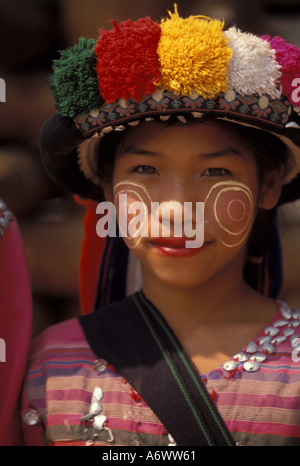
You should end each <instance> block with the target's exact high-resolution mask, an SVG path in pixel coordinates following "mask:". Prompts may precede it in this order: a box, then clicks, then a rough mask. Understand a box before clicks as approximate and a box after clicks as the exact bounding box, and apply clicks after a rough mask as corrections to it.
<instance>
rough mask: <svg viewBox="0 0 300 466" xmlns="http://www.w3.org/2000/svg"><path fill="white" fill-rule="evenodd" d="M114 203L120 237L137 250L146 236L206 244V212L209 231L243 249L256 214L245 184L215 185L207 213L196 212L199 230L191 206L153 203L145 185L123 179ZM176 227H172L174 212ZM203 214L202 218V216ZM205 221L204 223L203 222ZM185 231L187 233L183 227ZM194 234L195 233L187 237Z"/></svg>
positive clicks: (187, 244) (195, 245)
mask: <svg viewBox="0 0 300 466" xmlns="http://www.w3.org/2000/svg"><path fill="white" fill-rule="evenodd" d="M114 201H115V206H116V209H117V212H118V223H119V230H120V236H122V237H126V238H127V243H128V246H129V247H130V248H135V247H137V246H138V244H139V243H140V241H141V238H142V237H148V236H151V237H155V238H158V237H164V238H170V237H173V238H174V237H192V236H195V235H196V240H194V241H188V242H187V241H186V242H185V247H186V248H200V247H201V246H202V245H203V236H204V231H203V212H204V223H205V229H207V230H208V231H209V232H213V235H214V236H215V237H216V238H217V239H218V240H219V241H220V242H221V243H222V244H223V245H224V246H226V247H228V248H232V247H236V246H239V245H240V244H242V243H243V241H245V239H246V238H247V237H248V234H249V232H250V229H251V225H252V220H253V215H254V200H253V196H252V193H251V190H250V189H249V188H248V187H247V186H246V185H245V184H243V183H239V182H233V181H224V182H219V183H216V184H214V185H213V186H212V187H211V188H210V189H209V192H208V193H207V195H206V197H205V201H204V203H201V202H199V203H196V204H198V206H196V207H197V208H198V210H199V205H200V207H202V204H203V206H204V210H203V212H201V211H196V217H197V220H198V221H197V222H196V227H195V228H194V229H192V227H191V218H190V217H191V210H192V206H191V203H188V202H187V203H184V204H186V205H184V207H183V208H182V205H181V204H180V203H179V202H176V201H168V202H167V201H164V202H161V203H158V202H152V201H151V196H150V194H149V192H148V190H147V189H146V187H145V186H143V185H142V184H141V183H136V182H133V181H128V180H123V181H121V182H119V183H118V184H117V185H116V186H115V188H114ZM171 210H172V211H173V226H172V228H171V227H170V212H171ZM201 214H202V215H201ZM201 220H202V222H201ZM182 227H183V228H184V231H183V228H182ZM187 231H188V232H192V234H186V233H187Z"/></svg>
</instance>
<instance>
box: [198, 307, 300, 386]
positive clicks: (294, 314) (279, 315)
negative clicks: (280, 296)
mask: <svg viewBox="0 0 300 466" xmlns="http://www.w3.org/2000/svg"><path fill="white" fill-rule="evenodd" d="M273 301H274V302H275V303H276V305H277V308H278V309H277V312H276V314H275V316H274V317H273V318H272V319H271V320H270V321H269V323H268V324H267V325H266V326H265V327H264V328H263V329H262V330H261V331H260V332H259V334H258V335H257V337H256V338H254V339H253V340H251V341H250V342H249V343H248V344H247V345H246V346H244V347H243V348H242V349H241V351H240V352H238V353H237V354H235V355H233V356H232V357H231V358H229V359H228V361H226V362H225V363H224V364H221V365H220V366H218V367H216V368H214V369H212V370H210V371H208V372H205V373H201V374H200V377H201V379H202V380H203V379H207V380H208V379H210V378H212V377H211V376H212V375H213V374H214V373H215V372H216V371H218V372H221V373H222V375H223V376H224V377H225V378H228V379H232V378H234V376H235V375H236V374H241V373H243V372H247V373H252V372H257V371H259V369H260V367H261V364H262V363H267V362H268V361H269V360H270V357H272V356H273V357H274V356H276V352H277V347H279V346H280V345H281V344H283V343H285V342H289V343H290V345H291V349H292V348H293V347H294V346H295V345H294V344H293V340H294V339H297V338H299V337H298V336H297V335H295V329H296V328H297V327H298V326H300V311H298V310H294V309H293V308H292V307H290V306H289V305H288V304H286V303H285V302H282V301H279V300H273Z"/></svg>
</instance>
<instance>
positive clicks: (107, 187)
mask: <svg viewBox="0 0 300 466" xmlns="http://www.w3.org/2000/svg"><path fill="white" fill-rule="evenodd" d="M103 194H104V198H105V200H106V201H107V202H112V203H113V202H114V196H113V186H112V184H111V183H105V184H104V186H103Z"/></svg>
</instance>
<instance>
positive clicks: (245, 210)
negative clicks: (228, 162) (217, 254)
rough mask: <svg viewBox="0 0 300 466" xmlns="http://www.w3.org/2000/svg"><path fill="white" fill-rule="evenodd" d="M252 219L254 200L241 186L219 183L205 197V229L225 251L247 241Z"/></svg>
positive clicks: (245, 188) (246, 189)
mask: <svg viewBox="0 0 300 466" xmlns="http://www.w3.org/2000/svg"><path fill="white" fill-rule="evenodd" d="M253 217H254V201H253V196H252V193H251V191H250V189H249V188H248V187H247V186H246V185H244V184H242V183H238V184H237V183H217V184H216V185H215V186H213V187H212V188H211V190H210V192H209V193H208V195H207V197H206V200H205V209H204V219H205V228H207V230H208V232H211V233H213V234H214V235H215V236H216V237H217V238H218V239H219V240H220V241H221V243H222V244H223V245H224V246H226V247H235V246H238V245H240V244H242V243H243V242H244V241H246V239H247V237H248V235H249V233H250V230H251V226H252V222H253Z"/></svg>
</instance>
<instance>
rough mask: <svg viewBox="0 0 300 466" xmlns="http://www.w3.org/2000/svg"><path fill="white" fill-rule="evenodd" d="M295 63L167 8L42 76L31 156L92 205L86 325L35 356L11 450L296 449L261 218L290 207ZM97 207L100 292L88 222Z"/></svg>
mask: <svg viewBox="0 0 300 466" xmlns="http://www.w3.org/2000/svg"><path fill="white" fill-rule="evenodd" d="M299 58H300V54H299V50H298V49H297V48H296V47H294V46H292V45H290V44H287V43H285V42H284V40H283V39H281V38H279V37H277V38H275V39H272V40H271V39H270V38H269V37H263V38H258V37H255V36H253V35H252V34H246V33H243V32H241V31H239V30H238V29H236V28H231V29H229V30H228V31H223V24H222V23H221V22H220V21H213V20H210V19H209V18H205V17H190V18H187V19H182V18H180V17H179V15H178V13H177V10H176V9H175V13H174V14H170V18H169V19H166V20H164V21H162V22H161V24H158V23H155V22H153V21H151V19H150V18H145V19H140V20H139V21H136V22H132V21H130V20H129V21H126V22H123V23H121V24H119V25H118V24H116V23H115V22H113V29H111V30H108V31H105V30H100V36H99V40H98V41H97V42H96V41H92V40H89V41H84V40H83V39H81V40H80V43H79V45H78V46H76V47H74V48H73V49H71V50H68V51H65V52H63V53H62V54H61V58H60V60H58V61H57V62H55V63H54V75H53V77H52V78H51V87H52V89H53V93H54V96H55V99H56V104H57V109H58V113H57V114H56V115H54V116H53V117H52V118H51V119H50V120H49V121H48V122H47V123H46V124H45V126H44V129H43V131H42V134H41V153H42V156H43V159H44V161H45V165H46V167H47V169H48V171H49V173H50V175H51V176H52V177H54V178H55V180H56V181H57V182H58V183H59V184H62V185H63V186H65V187H67V188H68V189H70V190H71V191H73V192H75V193H77V194H79V195H80V196H82V197H83V198H87V199H91V200H94V201H96V202H95V203H92V201H89V209H94V216H93V214H92V213H91V210H89V211H88V217H87V218H88V220H87V222H86V230H87V232H88V236H87V239H86V240H85V241H86V242H85V243H84V260H83V263H84V277H83V279H84V285H83V288H82V292H83V295H84V303H83V305H84V307H83V314H86V315H82V316H80V318H75V319H72V320H70V321H67V322H63V323H61V324H59V325H56V326H54V327H51V328H49V329H48V330H47V331H45V332H44V333H43V334H42V335H41V336H40V337H38V338H37V339H36V340H35V341H34V342H33V346H32V351H31V356H30V360H29V364H28V371H27V375H26V381H25V389H24V401H23V410H22V413H21V415H22V420H23V426H24V438H25V444H27V445H30V444H33V445H37V444H47V445H87V444H93V445H115V446H117V445H118V446H122V445H123V446H124V445H126V446H137V445H140V446H147V445H148V446H149V445H150V446H158V445H160V446H165V445H174V446H175V445H177V446H197V445H210V446H213V445H244V446H249V445H251V446H252V445H300V423H299V394H300V364H299V355H298V349H297V348H298V346H297V344H298V343H299V339H300V329H299V324H300V313H299V312H298V311H296V310H294V309H291V308H290V307H288V305H286V304H283V303H281V302H278V301H276V299H275V298H276V296H277V294H278V291H279V290H278V288H279V286H280V250H279V246H280V245H279V242H278V235H277V227H276V207H277V206H278V205H280V204H282V203H284V202H287V201H291V200H294V199H296V198H297V197H298V193H299V189H298V180H297V176H298V157H299V147H298V146H297V143H299V125H298V123H297V121H298V122H299V117H298V115H297V113H296V112H295V109H294V108H295V107H296V104H297V99H296V98H297V92H296V91H297V88H296V86H295V85H294V84H295V79H296V77H297V66H298V70H299V65H298V63H299ZM296 84H297V83H296ZM293 107H294V108H293ZM104 200H105V201H106V204H105V205H104V204H102V202H103V201H104ZM97 204H99V205H98V206H97ZM157 205H159V206H160V209H154V206H157ZM111 206H114V208H115V213H116V217H117V220H118V224H119V228H118V229H116V230H115V231H116V234H115V235H113V234H111V236H110V237H108V238H107V241H106V247H105V250H104V252H103V258H102V266H101V269H100V274H99V280H98V275H97V276H95V265H94V259H97V257H98V256H99V250H98V246H97V245H98V243H99V242H100V239H99V238H97V237H96V231H97V232H98V233H99V231H100V230H101V231H103V228H102V227H103V225H104V223H105V222H104V221H103V222H102V220H103V218H102V219H101V217H100V215H95V214H96V213H97V212H98V213H99V214H100V212H101V213H102V214H103V213H104V211H105V209H104V207H106V208H107V209H109V210H110V211H111V212H112V210H111ZM137 206H138V207H139V209H137ZM185 207H188V208H186V209H185ZM96 209H97V210H96ZM178 213H179V214H181V216H179V215H178ZM112 219H114V214H113V215H112ZM106 220H108V221H109V223H110V225H111V224H112V223H111V221H110V220H111V219H109V218H107V217H105V221H106ZM201 222H202V223H201ZM100 227H101V228H100ZM154 227H155V228H156V229H155V228H154ZM113 231H114V228H112V229H111V230H110V233H112V232H113ZM178 231H179V232H181V233H179V234H178ZM201 232H204V233H203V237H202V236H201ZM202 240H203V241H202ZM87 265H88V266H89V267H87ZM91 270H92V272H93V273H92V274H91ZM140 272H141V275H140V274H139V273H140ZM95 281H97V287H96V288H97V289H95V287H94V282H95ZM91 295H92V296H93V299H94V303H95V305H94V310H96V311H97V312H90V311H91V309H89V308H87V307H86V306H85V303H86V300H87V299H89V300H90V296H91ZM126 295H127V296H126ZM89 302H90V301H89Z"/></svg>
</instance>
